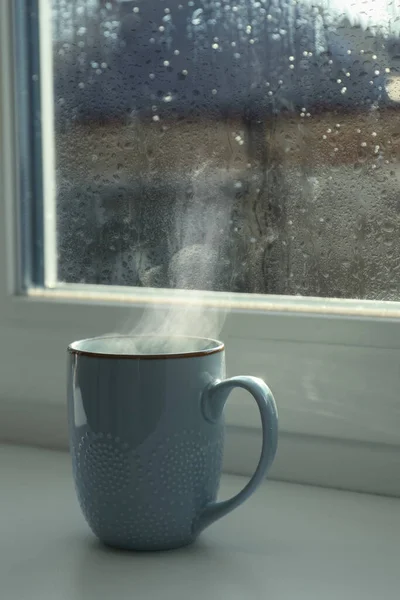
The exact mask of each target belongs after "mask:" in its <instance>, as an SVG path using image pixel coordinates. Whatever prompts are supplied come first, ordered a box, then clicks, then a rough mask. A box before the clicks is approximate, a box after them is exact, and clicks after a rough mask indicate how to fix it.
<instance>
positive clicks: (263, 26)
mask: <svg viewBox="0 0 400 600" xmlns="http://www.w3.org/2000/svg"><path fill="white" fill-rule="evenodd" d="M52 9H53V33H52V36H53V52H54V61H53V72H54V75H53V76H54V114H55V150H56V189H57V246H58V278H59V280H60V281H63V282H73V283H91V284H110V285H126V286H140V287H143V286H144V287H163V288H168V287H175V288H190V289H202V290H203V289H204V290H226V291H233V292H250V293H262V294H289V295H305V296H310V295H311V296H321V297H339V298H340V297H344V298H368V299H381V300H398V299H400V168H399V154H400V148H399V144H400V111H399V106H400V104H399V103H400V39H399V32H400V8H399V5H398V4H397V3H396V2H390V1H389V0H365V1H361V0H355V1H353V2H344V1H342V0H325V1H320V2H316V3H311V2H310V1H307V0H304V1H297V2H294V1H292V2H290V1H284V0H189V1H187V0H185V1H182V0H135V1H122V0H120V1H118V0H111V1H108V2H105V1H101V0H53V2H52Z"/></svg>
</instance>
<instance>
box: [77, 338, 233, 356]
mask: <svg viewBox="0 0 400 600" xmlns="http://www.w3.org/2000/svg"><path fill="white" fill-rule="evenodd" d="M165 337H166V336H162V335H103V336H97V337H92V338H86V339H82V340H77V341H76V342H72V343H71V344H69V346H68V348H67V351H68V353H69V354H74V355H77V356H87V357H91V358H108V359H118V360H121V359H122V360H124V359H130V360H163V359H164V360H165V359H169V358H195V357H201V356H210V355H211V354H217V353H219V352H223V351H224V350H225V344H224V343H223V342H220V341H219V340H215V339H213V338H207V337H204V338H203V337H199V336H192V335H175V336H172V337H173V338H180V339H187V340H202V341H203V342H204V343H205V345H207V344H208V345H210V344H212V347H211V348H205V349H204V350H189V351H187V352H174V353H172V352H171V353H168V352H158V353H157V352H154V353H151V354H137V353H136V354H135V353H130V354H125V353H121V352H99V351H96V350H85V349H84V348H82V347H81V348H80V347H79V346H82V345H83V344H85V343H86V342H93V341H95V340H107V339H123V338H126V339H135V338H136V339H137V338H165Z"/></svg>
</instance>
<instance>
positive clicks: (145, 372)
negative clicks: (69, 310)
mask: <svg viewBox="0 0 400 600" xmlns="http://www.w3.org/2000/svg"><path fill="white" fill-rule="evenodd" d="M68 352H69V372H68V417H69V438H70V448H71V454H72V462H73V473H74V479H75V485H76V490H77V494H78V499H79V502H80V505H81V508H82V511H83V513H84V516H85V518H86V520H87V522H88V524H89V526H90V527H91V529H92V531H93V532H94V534H95V535H96V536H97V537H98V538H100V540H102V541H103V542H104V543H106V544H108V545H111V546H116V547H119V548H126V549H131V550H163V549H170V548H177V547H179V546H184V545H186V544H190V543H191V542H193V541H194V540H195V538H196V537H197V536H198V535H199V533H200V532H201V531H202V530H203V529H204V528H205V527H207V526H208V525H210V524H211V523H213V522H214V521H216V520H217V519H219V518H221V517H223V516H224V515H226V514H227V513H228V512H230V511H231V510H233V509H234V508H236V507H237V506H239V505H240V504H241V503H242V502H243V501H244V500H246V499H247V498H248V497H249V496H250V495H251V494H252V493H253V492H254V491H255V489H256V488H257V486H258V485H259V484H260V483H261V482H262V480H263V478H264V477H265V475H266V473H267V471H268V467H269V466H270V465H271V463H272V461H273V459H274V456H275V452H276V447H277V429H278V417H277V410H276V405H275V401H274V398H273V396H272V394H271V392H270V390H269V389H268V387H267V386H266V384H265V383H264V382H263V381H262V380H261V379H256V378H254V377H246V376H243V377H233V378H232V379H225V380H224V377H225V351H224V345H223V343H221V342H218V341H215V340H210V339H201V338H190V337H176V338H172V340H167V339H165V338H157V337H149V336H140V337H125V336H118V337H117V336H116V337H104V338H94V339H89V340H83V341H79V342H75V343H73V344H71V345H70V346H69V348H68ZM236 387H240V388H244V389H246V390H247V391H248V392H250V394H251V395H252V396H253V397H254V399H255V401H256V402H257V405H258V408H259V411H260V416H261V422H262V429H263V442H262V450H261V458H260V461H259V463H258V466H257V468H256V471H255V473H254V475H253V477H252V479H251V480H250V481H249V483H248V484H247V485H246V487H245V488H244V489H243V490H242V491H241V492H240V493H239V494H237V495H236V496H235V497H233V498H231V499H230V500H226V501H224V502H217V501H216V496H217V492H218V487H219V482H220V477H221V468H222V457H223V446H224V419H223V408H224V405H225V402H226V400H227V397H228V395H229V393H230V392H231V390H232V389H233V388H236Z"/></svg>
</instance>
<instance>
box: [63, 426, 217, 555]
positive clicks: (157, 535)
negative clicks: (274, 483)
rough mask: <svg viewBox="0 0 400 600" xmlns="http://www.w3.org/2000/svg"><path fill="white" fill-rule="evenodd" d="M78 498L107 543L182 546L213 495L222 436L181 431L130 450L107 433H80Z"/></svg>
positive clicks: (75, 455) (75, 457) (76, 455)
mask: <svg viewBox="0 0 400 600" xmlns="http://www.w3.org/2000/svg"><path fill="white" fill-rule="evenodd" d="M74 450H75V451H74V452H73V462H74V473H75V479H76V487H77V492H78V498H79V502H80V505H81V508H82V511H83V513H84V516H85V518H86V520H87V522H88V523H89V525H90V527H91V529H92V530H93V532H94V533H95V535H97V536H98V537H99V538H100V539H102V540H103V541H105V542H106V543H109V544H112V545H115V546H119V547H125V548H136V549H158V548H163V547H173V546H174V545H176V546H179V545H181V544H182V543H188V542H190V541H191V539H192V537H193V527H194V525H195V523H196V521H197V519H198V517H199V516H200V514H201V511H202V509H203V507H204V506H205V505H206V504H207V503H208V502H210V501H213V500H214V499H215V496H216V493H217V488H218V483H219V478H220V472H221V466H222V455H223V439H222V436H220V437H218V438H217V440H216V441H213V442H211V441H210V440H209V439H208V438H207V437H206V436H203V435H202V434H201V433H199V432H197V431H186V430H184V431H181V432H179V433H176V434H174V435H172V436H169V437H167V438H165V440H163V441H162V443H159V444H156V445H151V448H150V447H149V448H146V447H145V445H144V447H143V448H142V449H141V451H138V450H137V449H136V451H132V450H131V449H130V447H129V444H128V443H127V442H122V441H121V440H120V439H119V438H112V436H111V435H110V434H106V433H89V432H88V433H86V434H85V435H84V436H83V437H81V438H80V440H79V441H78V443H77V444H76V445H75V448H74Z"/></svg>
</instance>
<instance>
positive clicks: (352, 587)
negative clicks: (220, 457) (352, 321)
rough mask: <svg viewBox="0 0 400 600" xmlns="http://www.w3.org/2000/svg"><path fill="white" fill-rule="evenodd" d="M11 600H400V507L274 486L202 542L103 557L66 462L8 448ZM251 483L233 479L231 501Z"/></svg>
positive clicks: (4, 580) (0, 509)
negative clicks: (267, 599) (380, 599)
mask: <svg viewBox="0 0 400 600" xmlns="http://www.w3.org/2000/svg"><path fill="white" fill-rule="evenodd" d="M0 472H1V484H2V485H1V494H0V515H1V519H0V522H1V534H2V535H1V537H0V581H1V597H2V598H7V600H17V599H18V600H28V599H29V600H103V599H104V600H109V599H110V598H118V600H122V599H125V598H126V599H129V600H131V599H132V598H136V599H138V600H142V599H149V600H157V599H158V598H160V599H162V600H187V599H188V598H190V600H197V598H198V599H199V600H204V598H209V599H214V598H218V599H219V600H224V599H225V598H226V599H227V600H228V599H229V600H236V599H237V600H243V599H244V598H246V599H247V600H250V599H252V598H255V599H257V600H259V599H261V598H273V600H280V599H282V600H289V599H291V598H296V600H303V599H304V600H314V599H315V600H330V599H332V600H333V599H335V600H336V599H337V598H342V599H349V600H350V599H351V600H356V599H358V598H360V599H362V600H369V599H371V600H372V599H373V600H375V599H376V598H378V597H381V598H387V599H390V598H397V597H398V595H399V587H400V579H399V557H398V548H399V540H400V500H398V499H393V498H384V497H378V496H368V495H362V494H355V493H350V492H340V491H335V490H327V489H322V488H312V487H307V486H300V485H294V484H285V483H276V482H269V483H267V484H265V485H264V486H263V487H262V488H261V489H260V490H259V492H258V493H256V495H255V496H253V498H252V499H250V500H249V501H248V502H247V503H246V504H245V505H243V507H241V508H239V509H237V510H236V511H234V512H233V513H232V514H231V515H229V516H228V517H226V518H225V519H223V520H222V521H220V522H219V523H217V524H215V525H214V526H212V527H210V528H209V529H208V530H206V531H205V532H204V533H203V535H202V536H201V538H200V540H199V541H198V543H197V544H195V545H194V546H192V547H190V548H186V549H183V550H178V551H173V552H167V553H158V554H131V553H124V552H115V551H109V550H106V549H104V548H103V547H102V546H100V544H98V543H97V542H96V541H95V539H94V538H93V536H92V535H91V533H90V532H89V530H88V528H87V526H86V524H85V522H84V520H83V517H82V516H81V514H80V510H79V508H78V505H77V502H76V500H75V494H74V489H73V483H72V478H71V471H70V465H69V457H68V455H67V454H65V453H61V452H52V451H46V450H37V449H31V448H22V447H21V448H20V447H13V446H0ZM244 482H245V478H243V477H236V476H228V475H226V476H224V477H223V482H222V488H221V492H222V496H230V495H232V494H233V493H234V492H235V491H236V490H238V489H239V488H240V487H241V486H243V484H244Z"/></svg>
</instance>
